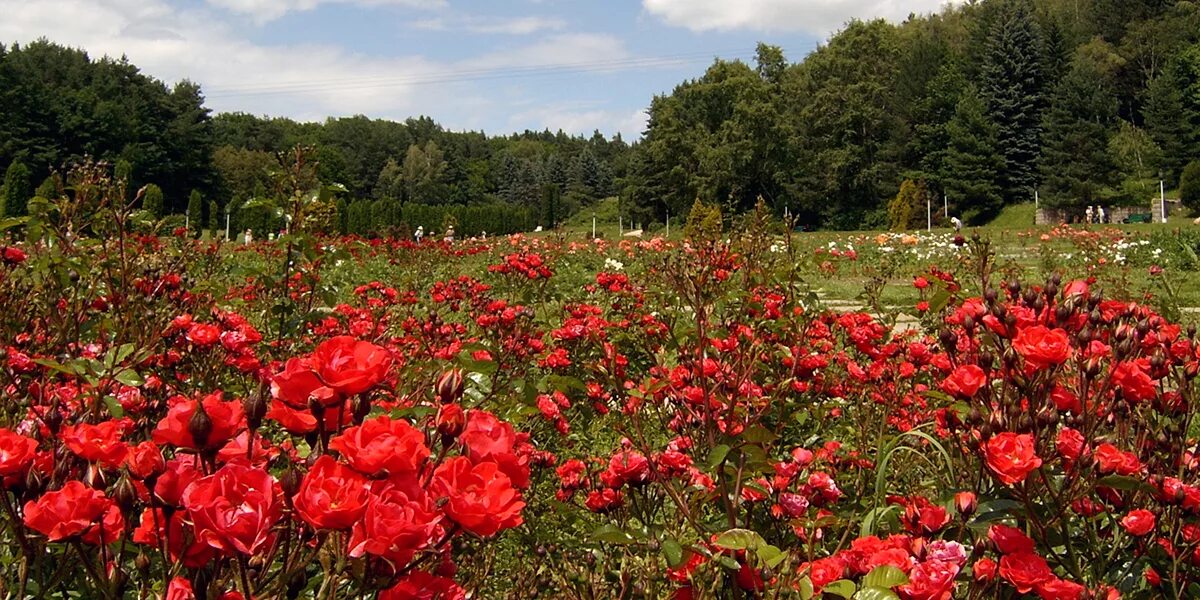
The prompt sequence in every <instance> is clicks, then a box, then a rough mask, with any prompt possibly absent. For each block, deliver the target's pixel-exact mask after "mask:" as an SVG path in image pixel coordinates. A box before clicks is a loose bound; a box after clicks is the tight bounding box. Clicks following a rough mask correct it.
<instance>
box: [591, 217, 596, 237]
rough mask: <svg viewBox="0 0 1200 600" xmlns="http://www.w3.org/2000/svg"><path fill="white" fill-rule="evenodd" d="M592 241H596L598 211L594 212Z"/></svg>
mask: <svg viewBox="0 0 1200 600" xmlns="http://www.w3.org/2000/svg"><path fill="white" fill-rule="evenodd" d="M592 239H593V240H594V239H596V211H594V210H593V211H592Z"/></svg>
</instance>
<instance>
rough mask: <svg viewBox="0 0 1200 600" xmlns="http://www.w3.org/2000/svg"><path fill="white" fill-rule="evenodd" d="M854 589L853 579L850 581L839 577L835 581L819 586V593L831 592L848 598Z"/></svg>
mask: <svg viewBox="0 0 1200 600" xmlns="http://www.w3.org/2000/svg"><path fill="white" fill-rule="evenodd" d="M856 589H857V587H856V586H855V585H854V582H853V581H850V580H849V579H839V580H837V581H831V582H829V583H827V584H825V587H823V588H821V593H822V594H831V595H834V596H840V597H842V598H847V599H848V598H850V597H851V596H853V595H854V590H856Z"/></svg>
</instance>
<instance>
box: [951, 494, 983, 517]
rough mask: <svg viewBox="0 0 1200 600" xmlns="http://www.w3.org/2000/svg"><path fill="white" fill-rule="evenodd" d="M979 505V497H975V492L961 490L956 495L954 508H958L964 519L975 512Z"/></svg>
mask: <svg viewBox="0 0 1200 600" xmlns="http://www.w3.org/2000/svg"><path fill="white" fill-rule="evenodd" d="M977 506H978V499H976V497H975V492H959V493H957V494H955V495H954V508H956V509H958V514H959V515H961V516H962V518H963V519H964V520H965V519H968V518H970V517H971V515H973V514H975V508H976V507H977Z"/></svg>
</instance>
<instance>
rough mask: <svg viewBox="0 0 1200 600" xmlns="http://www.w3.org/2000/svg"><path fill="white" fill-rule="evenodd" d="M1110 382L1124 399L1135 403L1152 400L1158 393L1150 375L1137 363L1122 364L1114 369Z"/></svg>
mask: <svg viewBox="0 0 1200 600" xmlns="http://www.w3.org/2000/svg"><path fill="white" fill-rule="evenodd" d="M1112 380H1113V385H1115V386H1116V387H1117V389H1119V390H1121V393H1122V394H1124V395H1125V397H1126V398H1128V399H1130V400H1133V401H1135V402H1142V401H1146V400H1152V399H1153V398H1154V396H1155V395H1157V393H1158V389H1157V388H1155V386H1154V380H1153V379H1151V378H1150V374H1149V373H1146V371H1145V369H1143V368H1142V367H1141V366H1139V365H1138V364H1137V363H1133V362H1123V363H1121V364H1119V365H1117V366H1116V367H1114V368H1113V371H1112Z"/></svg>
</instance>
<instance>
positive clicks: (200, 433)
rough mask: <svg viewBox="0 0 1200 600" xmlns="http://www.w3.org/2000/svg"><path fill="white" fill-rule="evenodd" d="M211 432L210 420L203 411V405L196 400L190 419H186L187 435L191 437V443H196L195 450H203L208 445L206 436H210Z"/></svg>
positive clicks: (211, 424) (211, 423)
mask: <svg viewBox="0 0 1200 600" xmlns="http://www.w3.org/2000/svg"><path fill="white" fill-rule="evenodd" d="M212 430H213V422H212V419H211V418H209V416H208V413H207V412H205V411H204V403H203V402H201V401H199V400H197V401H196V410H195V411H193V412H192V418H191V419H188V433H189V434H190V435H191V436H192V441H194V442H195V443H196V447H197V448H203V447H204V446H206V445H207V444H208V436H209V435H210V434H212Z"/></svg>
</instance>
